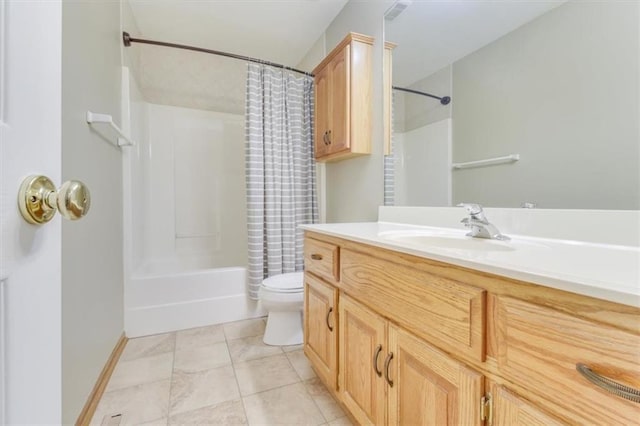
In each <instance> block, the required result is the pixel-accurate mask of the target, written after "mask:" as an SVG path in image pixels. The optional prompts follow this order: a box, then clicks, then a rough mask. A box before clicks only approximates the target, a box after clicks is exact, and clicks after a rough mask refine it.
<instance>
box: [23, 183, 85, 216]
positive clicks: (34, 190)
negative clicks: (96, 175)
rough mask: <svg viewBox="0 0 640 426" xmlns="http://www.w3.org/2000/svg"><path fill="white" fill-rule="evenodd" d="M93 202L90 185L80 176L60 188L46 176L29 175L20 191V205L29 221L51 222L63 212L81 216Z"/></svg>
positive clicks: (68, 214) (63, 214) (63, 213)
mask: <svg viewBox="0 0 640 426" xmlns="http://www.w3.org/2000/svg"><path fill="white" fill-rule="evenodd" d="M90 205H91V195H90V194H89V188H87V186H86V185H85V184H84V183H82V182H80V181H77V180H69V181H66V182H65V183H63V184H62V186H61V187H60V189H59V190H57V191H56V187H55V185H54V184H53V182H52V181H51V179H49V178H48V177H46V176H37V175H34V176H29V177H28V178H26V179H25V180H23V181H22V185H20V191H19V192H18V207H19V208H20V213H21V214H22V217H23V218H24V219H25V220H26V221H27V222H29V223H32V224H36V225H40V224H43V223H47V222H49V221H50V220H51V219H53V216H55V214H56V210H58V211H59V212H60V214H61V215H62V217H64V218H65V219H69V220H78V219H80V218H82V217H84V216H85V215H86V214H87V212H88V211H89V207H90Z"/></svg>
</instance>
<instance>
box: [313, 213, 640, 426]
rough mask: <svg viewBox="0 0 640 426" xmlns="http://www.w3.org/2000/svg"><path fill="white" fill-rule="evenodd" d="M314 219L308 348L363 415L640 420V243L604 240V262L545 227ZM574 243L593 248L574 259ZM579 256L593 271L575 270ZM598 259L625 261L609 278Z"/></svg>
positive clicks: (498, 421) (407, 419)
mask: <svg viewBox="0 0 640 426" xmlns="http://www.w3.org/2000/svg"><path fill="white" fill-rule="evenodd" d="M304 228H305V231H306V234H305V249H304V256H305V280H304V281H305V282H304V285H305V304H304V309H305V311H304V332H305V343H304V352H305V354H306V355H307V357H308V358H309V360H310V362H311V364H312V365H313V367H314V369H315V371H316V373H317V374H318V376H319V377H320V378H321V380H322V381H323V382H324V383H325V384H326V385H327V387H328V388H329V389H330V390H331V391H332V392H333V393H334V395H335V396H336V398H337V399H338V400H339V401H340V402H341V403H342V405H343V406H344V408H345V409H346V410H348V412H349V414H350V415H351V417H352V418H353V419H355V420H356V421H357V422H359V423H361V424H378V425H380V424H432V425H436V424H437V425H444V424H447V425H481V424H485V425H517V424H527V425H531V424H541V425H542V424H544V425H553V424H565V423H579V424H601V425H602V424H634V423H637V422H638V419H640V404H639V403H638V402H632V401H631V400H629V399H626V398H627V397H628V398H631V399H634V398H635V400H636V401H638V400H639V399H640V393H638V391H637V390H635V389H638V388H640V307H639V305H638V300H639V297H638V291H639V290H638V288H637V287H638V282H637V274H638V272H637V271H629V270H628V269H629V268H628V267H629V266H630V265H631V266H632V265H637V261H638V254H640V252H638V251H637V249H636V248H635V247H629V248H628V249H629V251H628V252H626V251H625V248H624V247H617V248H616V246H606V247H605V246H598V245H593V247H592V248H593V249H594V250H596V251H595V252H593V253H595V256H597V257H598V258H599V259H595V260H594V259H593V258H589V257H588V256H586V254H585V253H586V251H584V250H587V249H588V247H587V248H585V247H582V246H580V245H579V244H576V243H575V242H560V243H556V242H554V241H552V240H544V239H540V238H532V239H526V238H514V239H513V240H512V241H510V242H501V241H492V240H485V241H477V240H478V239H470V238H468V237H465V236H464V233H463V232H464V230H460V232H457V230H450V229H444V228H434V227H421V226H409V225H397V224H390V223H382V222H378V223H361V224H325V225H309V226H305V227H304ZM554 244H558V245H554ZM563 244H565V245H563ZM567 244H568V245H567ZM571 247H573V248H575V249H576V250H583V252H580V253H578V256H577V257H575V256H574V258H573V259H572V258H571V255H566V253H568V252H567V250H568V251H570V250H571ZM603 247H604V248H603ZM598 249H602V251H601V252H598V251H597V250H598ZM563 250H564V251H563ZM616 250H618V251H616ZM590 253H591V252H590ZM593 253H592V254H593ZM607 253H608V254H607ZM565 255H566V256H565ZM545 256H546V257H545ZM563 256H565V258H563ZM580 259H581V260H580ZM574 261H575V262H577V263H576V264H577V265H583V268H584V271H582V272H580V273H575V274H566V270H569V269H571V268H574V266H573V265H572V262H574ZM594 261H595V262H605V264H608V265H609V266H610V267H611V268H614V269H615V268H617V269H623V270H624V271H620V270H618V271H617V272H615V273H612V274H611V275H610V276H611V280H613V281H614V285H612V286H608V285H606V284H602V283H601V278H602V277H601V276H600V275H598V274H601V275H602V276H603V277H606V276H608V275H607V271H601V272H598V269H597V268H595V267H593V265H590V263H593V262H594ZM527 262H529V264H533V266H531V267H527ZM616 262H617V263H616ZM563 265H564V266H563ZM563 268H565V269H563ZM600 269H602V267H601V268H600ZM605 269H606V268H605ZM616 274H617V275H616ZM634 281H635V282H634ZM579 370H581V371H582V372H581V371H579ZM613 382H617V383H619V384H620V385H621V386H619V387H617V388H616V385H615V384H614V383H613ZM612 391H613V392H614V393H612Z"/></svg>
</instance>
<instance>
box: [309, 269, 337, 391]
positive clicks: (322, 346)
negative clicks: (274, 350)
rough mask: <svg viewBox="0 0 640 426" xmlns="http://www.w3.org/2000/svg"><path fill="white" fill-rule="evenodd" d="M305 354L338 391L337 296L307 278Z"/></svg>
mask: <svg viewBox="0 0 640 426" xmlns="http://www.w3.org/2000/svg"><path fill="white" fill-rule="evenodd" d="M304 287H305V288H304V353H305V355H306V356H307V357H308V358H309V361H310V362H311V364H312V365H313V366H314V367H315V371H316V373H318V376H319V377H320V379H322V380H323V381H324V383H325V384H326V385H327V386H328V387H330V388H331V389H336V388H337V376H338V374H337V373H338V368H337V362H338V360H337V352H336V348H337V343H338V340H337V336H338V330H337V328H336V324H337V321H336V312H335V309H336V308H335V307H336V305H337V298H338V292H337V290H336V289H334V288H333V287H332V286H331V285H329V284H326V283H324V282H322V281H321V280H319V279H317V278H314V277H313V276H312V275H309V274H308V273H306V274H305V275H304Z"/></svg>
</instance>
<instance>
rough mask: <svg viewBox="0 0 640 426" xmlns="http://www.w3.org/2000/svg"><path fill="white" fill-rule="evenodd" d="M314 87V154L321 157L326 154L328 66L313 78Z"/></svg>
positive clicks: (329, 112) (328, 113) (327, 147)
mask: <svg viewBox="0 0 640 426" xmlns="http://www.w3.org/2000/svg"><path fill="white" fill-rule="evenodd" d="M314 87H315V97H314V98H315V115H316V117H315V118H316V122H315V144H314V145H315V149H316V152H315V156H316V158H321V157H323V156H325V155H327V154H328V149H329V145H328V139H327V137H328V135H327V133H328V132H329V128H330V120H329V115H330V114H331V111H330V108H329V103H330V102H331V97H330V93H329V66H326V67H324V68H322V69H321V70H320V71H319V72H318V73H317V74H316V76H315V78H314Z"/></svg>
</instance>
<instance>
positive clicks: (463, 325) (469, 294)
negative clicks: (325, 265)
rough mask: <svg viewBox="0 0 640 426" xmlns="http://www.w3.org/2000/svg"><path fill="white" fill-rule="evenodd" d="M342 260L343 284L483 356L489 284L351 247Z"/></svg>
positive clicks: (410, 325)
mask: <svg viewBox="0 0 640 426" xmlns="http://www.w3.org/2000/svg"><path fill="white" fill-rule="evenodd" d="M340 264H341V270H340V274H341V277H340V280H341V282H340V289H342V290H344V291H345V292H346V293H348V294H350V295H352V296H353V297H355V298H356V299H358V300H360V301H361V302H362V303H364V304H365V305H368V306H370V307H371V308H373V309H374V310H375V311H377V312H379V313H380V314H382V315H383V316H385V317H387V318H390V319H392V320H393V321H394V322H396V323H397V324H399V325H401V326H403V327H404V328H406V329H407V330H409V331H411V332H412V333H414V334H416V335H417V336H420V337H422V338H424V339H426V340H428V341H430V342H431V343H433V344H435V345H436V346H440V347H441V348H442V349H445V350H447V351H450V352H451V351H455V352H459V353H462V354H465V355H467V356H468V357H469V358H471V359H474V360H478V361H484V357H485V308H486V291H485V290H484V289H481V288H477V287H473V286H470V285H466V284H462V283H460V282H457V281H454V280H450V279H447V278H443V277H440V276H437V275H433V274H429V273H426V272H424V271H423V270H417V269H413V268H410V267H406V266H401V265H398V264H395V263H392V262H388V261H385V260H381V259H377V258H376V259H371V256H367V255H365V254H362V253H358V252H354V251H350V250H342V252H341V253H340Z"/></svg>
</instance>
